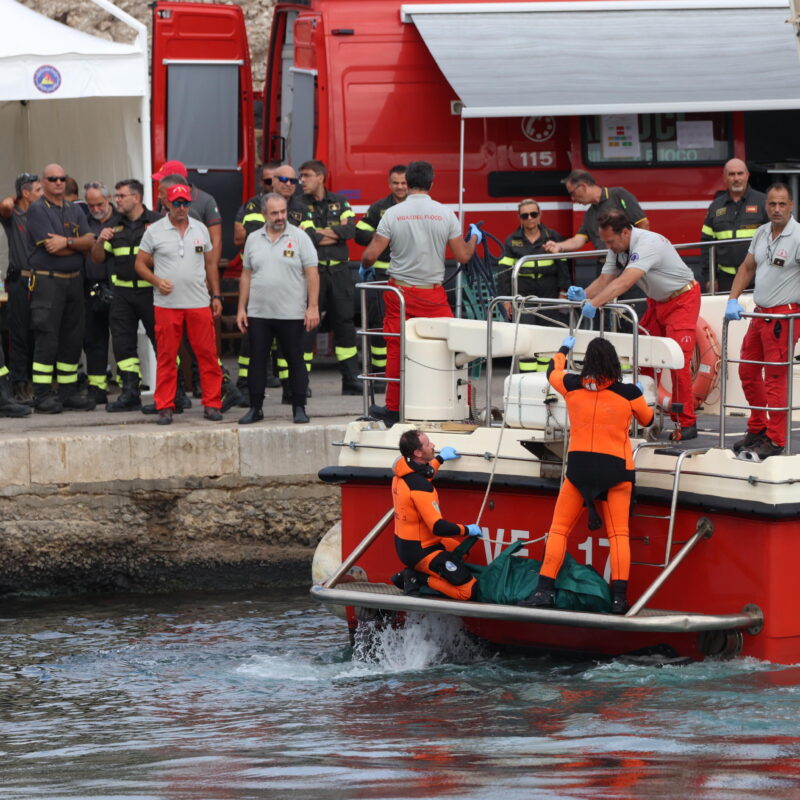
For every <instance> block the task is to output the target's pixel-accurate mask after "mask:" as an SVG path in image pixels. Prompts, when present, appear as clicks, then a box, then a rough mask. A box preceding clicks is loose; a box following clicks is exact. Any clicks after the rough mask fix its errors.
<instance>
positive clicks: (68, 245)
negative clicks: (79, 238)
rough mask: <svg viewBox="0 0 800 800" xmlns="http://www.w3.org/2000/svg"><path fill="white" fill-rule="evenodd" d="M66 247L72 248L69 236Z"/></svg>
mask: <svg viewBox="0 0 800 800" xmlns="http://www.w3.org/2000/svg"><path fill="white" fill-rule="evenodd" d="M67 247H72V239H70V238H69V236H68V237H67Z"/></svg>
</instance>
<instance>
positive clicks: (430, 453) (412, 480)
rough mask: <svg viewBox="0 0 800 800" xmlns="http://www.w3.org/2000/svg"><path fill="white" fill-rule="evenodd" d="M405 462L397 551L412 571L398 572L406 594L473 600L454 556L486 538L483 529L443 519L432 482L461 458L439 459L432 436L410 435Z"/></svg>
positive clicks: (398, 473) (397, 474)
mask: <svg viewBox="0 0 800 800" xmlns="http://www.w3.org/2000/svg"><path fill="white" fill-rule="evenodd" d="M400 453H401V457H400V458H398V459H397V461H396V462H395V465H394V478H393V479H392V499H393V501H394V531H395V547H396V548H397V555H398V556H399V557H400V560H401V561H402V562H403V563H404V564H405V565H406V567H407V569H405V570H403V572H402V573H399V576H398V577H402V582H403V590H404V591H405V593H406V594H414V593H416V592H417V591H418V590H419V589H420V588H421V587H422V586H429V587H430V588H431V589H435V590H436V591H437V592H440V593H441V594H444V595H447V596H448V597H452V598H453V599H454V600H470V599H471V598H472V596H473V594H474V592H475V588H476V587H477V585H478V582H477V580H476V579H475V578H474V577H473V576H472V573H470V571H469V570H468V569H467V567H466V566H465V565H464V562H463V561H462V560H461V557H460V556H458V555H456V554H454V553H453V552H452V551H453V550H455V548H456V547H458V545H459V544H461V542H462V541H463V539H459V538H455V537H463V536H481V535H482V531H481V528H480V526H479V525H476V524H472V525H458V524H456V523H455V522H448V521H447V520H446V519H443V518H442V512H441V511H440V510H439V496H438V495H437V493H436V489H435V488H434V487H433V484H432V481H433V478H434V475H436V472H437V471H438V469H439V467H440V466H441V465H442V464H443V463H444V462H445V461H450V460H451V459H454V458H460V456H459V454H458V453H457V452H456V451H455V449H454V448H452V447H443V448H442V449H441V452H440V453H439V455H438V456H437V455H436V454H435V452H434V447H433V444H432V442H431V440H430V439H429V438H428V436H427V434H425V433H423V432H422V431H420V430H411V431H406V432H405V433H404V434H403V435H402V436H401V437H400Z"/></svg>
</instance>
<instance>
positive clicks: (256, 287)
mask: <svg viewBox="0 0 800 800" xmlns="http://www.w3.org/2000/svg"><path fill="white" fill-rule="evenodd" d="M263 215H264V218H265V220H266V223H265V225H264V227H263V228H261V229H260V230H258V231H256V232H255V233H251V234H250V236H248V237H247V242H246V243H245V246H244V254H243V256H242V275H241V278H240V279H239V308H238V313H237V315H236V322H237V324H238V325H239V330H241V331H242V333H247V335H248V338H249V340H250V371H249V375H248V379H247V380H248V389H249V394H250V410H249V411H248V412H247V413H246V414H245V415H244V416H243V417H242V418H241V419H240V420H239V424H240V425H249V424H250V423H253V422H258V421H259V420H262V419H263V418H264V413H263V410H262V406H263V403H264V390H265V388H266V379H267V369H266V365H267V357H268V355H269V352H270V349H271V348H272V341H273V339H274V338H277V340H278V343H279V344H280V349H281V354H282V355H283V357H284V358H285V359H286V361H287V362H288V365H289V381H290V389H291V397H292V418H293V421H294V422H295V423H305V422H308V415H307V414H306V410H305V404H306V395H307V392H308V372H307V371H306V369H305V366H304V363H303V334H304V331H311V330H314V328H316V327H317V325H319V271H318V268H317V252H316V249H315V247H314V244H313V242H312V241H311V239H310V238H309V236H308V235H307V234H306V233H304V232H303V231H302V230H300V228H297V227H295V226H294V225H289V224H288V223H287V204H286V199H285V198H283V197H281V196H280V195H279V194H276V193H270V194H268V195H267V196H266V197H265V198H264V205H263Z"/></svg>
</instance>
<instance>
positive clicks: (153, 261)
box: [134, 184, 222, 425]
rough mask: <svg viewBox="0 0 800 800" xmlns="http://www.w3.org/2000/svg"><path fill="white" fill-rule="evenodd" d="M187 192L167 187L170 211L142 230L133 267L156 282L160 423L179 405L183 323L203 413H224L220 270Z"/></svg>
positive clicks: (213, 418) (166, 422) (212, 416)
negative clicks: (197, 371) (191, 212)
mask: <svg viewBox="0 0 800 800" xmlns="http://www.w3.org/2000/svg"><path fill="white" fill-rule="evenodd" d="M191 198H192V194H191V189H190V187H189V186H188V185H185V184H177V185H175V186H171V187H170V188H169V189H168V190H167V197H166V200H167V204H168V206H169V212H168V216H166V217H164V219H161V220H159V221H158V222H154V223H153V224H152V225H150V227H148V228H147V230H146V231H145V232H144V236H143V237H142V241H141V243H140V244H139V252H138V254H137V255H136V264H135V267H134V268H135V270H136V274H137V275H138V276H139V277H140V278H141V279H142V280H146V281H147V282H148V283H151V284H153V286H154V287H155V291H154V293H153V306H154V312H155V328H156V359H157V369H156V392H155V407H156V410H157V411H158V424H159V425H169V424H170V423H171V422H172V414H173V412H174V411H178V413H180V411H181V410H182V409H179V407H176V405H175V390H176V388H177V381H178V369H177V365H176V360H177V357H178V349H179V348H180V345H181V339H182V338H183V331H184V326H185V328H186V334H187V336H188V339H189V344H190V345H191V346H192V349H193V350H194V353H195V356H196V357H197V364H198V367H199V369H200V377H201V385H202V389H203V396H202V403H203V406H205V410H204V412H203V416H204V417H205V418H206V419H207V420H211V421H212V422H218V421H219V420H221V419H222V414H221V413H220V408H221V407H222V370H221V369H220V366H219V359H218V357H217V341H216V334H215V331H214V321H213V320H214V319H219V317H220V315H221V314H222V297H221V295H220V293H219V273H218V272H217V269H216V262H215V260H214V255H213V250H212V244H211V237H210V236H209V235H208V229H207V228H206V226H205V225H203V223H202V222H198V221H197V220H195V219H192V218H190V217H189V205H190V204H191ZM209 288H210V289H211V298H210V301H211V308H209V296H208V290H209ZM212 309H213V310H212ZM212 316H213V319H212Z"/></svg>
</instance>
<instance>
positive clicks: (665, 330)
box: [567, 211, 700, 441]
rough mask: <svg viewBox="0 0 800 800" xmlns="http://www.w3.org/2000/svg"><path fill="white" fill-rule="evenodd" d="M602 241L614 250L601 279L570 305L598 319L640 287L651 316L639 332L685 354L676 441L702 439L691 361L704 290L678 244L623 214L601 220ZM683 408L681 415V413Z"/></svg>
mask: <svg viewBox="0 0 800 800" xmlns="http://www.w3.org/2000/svg"><path fill="white" fill-rule="evenodd" d="M597 226H598V228H599V230H600V238H601V239H602V240H603V242H604V244H605V245H606V247H607V248H608V255H607V256H606V262H605V265H604V266H603V269H602V271H601V273H600V275H599V276H598V277H597V278H596V279H595V280H594V281H593V282H592V283H590V284H589V286H588V287H587V288H586V291H584V290H583V289H581V288H580V287H579V286H570V287H569V289H567V297H568V298H569V299H570V300H586V302H585V303H584V304H583V306H582V307H581V314H582V315H583V316H584V317H587V318H588V319H593V318H594V316H595V314H596V313H597V309H598V308H599V307H600V306H602V305H604V304H605V303H609V302H612V301H613V300H614V298H615V297H619V296H620V295H622V294H623V293H624V292H626V291H627V290H628V289H630V288H631V286H633V284H634V283H636V284H638V286H639V288H641V289H643V290H644V293H645V294H646V295H647V311H646V312H645V314H644V316H643V317H642V318H641V320H639V326H640V327H642V328H644V329H645V330H646V331H648V332H649V334H650V335H651V336H668V337H669V338H670V339H673V340H674V341H675V342H676V343H677V345H678V347H680V348H681V352H682V353H683V367H682V368H681V369H673V370H672V371H671V377H672V387H673V398H672V407H671V409H670V413H671V416H672V419H673V420H674V421H676V422H677V423H678V428H677V429H676V430H675V431H673V432H672V433H671V434H670V438H671V439H673V440H675V441H686V440H687V439H696V438H697V416H696V415H695V413H694V394H693V393H692V373H691V360H692V353H693V352H694V345H695V339H696V331H697V317H698V315H699V314H700V284H699V283H698V282H697V281H696V280H695V279H694V275H693V274H692V271H691V270H690V269H689V267H687V266H686V264H685V263H684V262H683V260H682V259H681V257H680V255H678V251H677V250H676V249H675V248H674V247H673V246H672V244H671V243H670V242H669V241H668V240H667V239H665V238H664V237H663V236H661V235H660V234H658V233H653V232H652V231H644V230H640V229H639V228H634V227H633V226H632V225H631V223H630V222H629V221H628V219H627V218H626V217H625V215H624V214H623V213H622V212H620V211H611V212H609V213H608V214H603V215H602V216H601V217H600V218H599V219H598V220H597ZM678 403H680V404H681V405H682V410H681V411H676V410H675V407H676V406H677V405H678Z"/></svg>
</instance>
